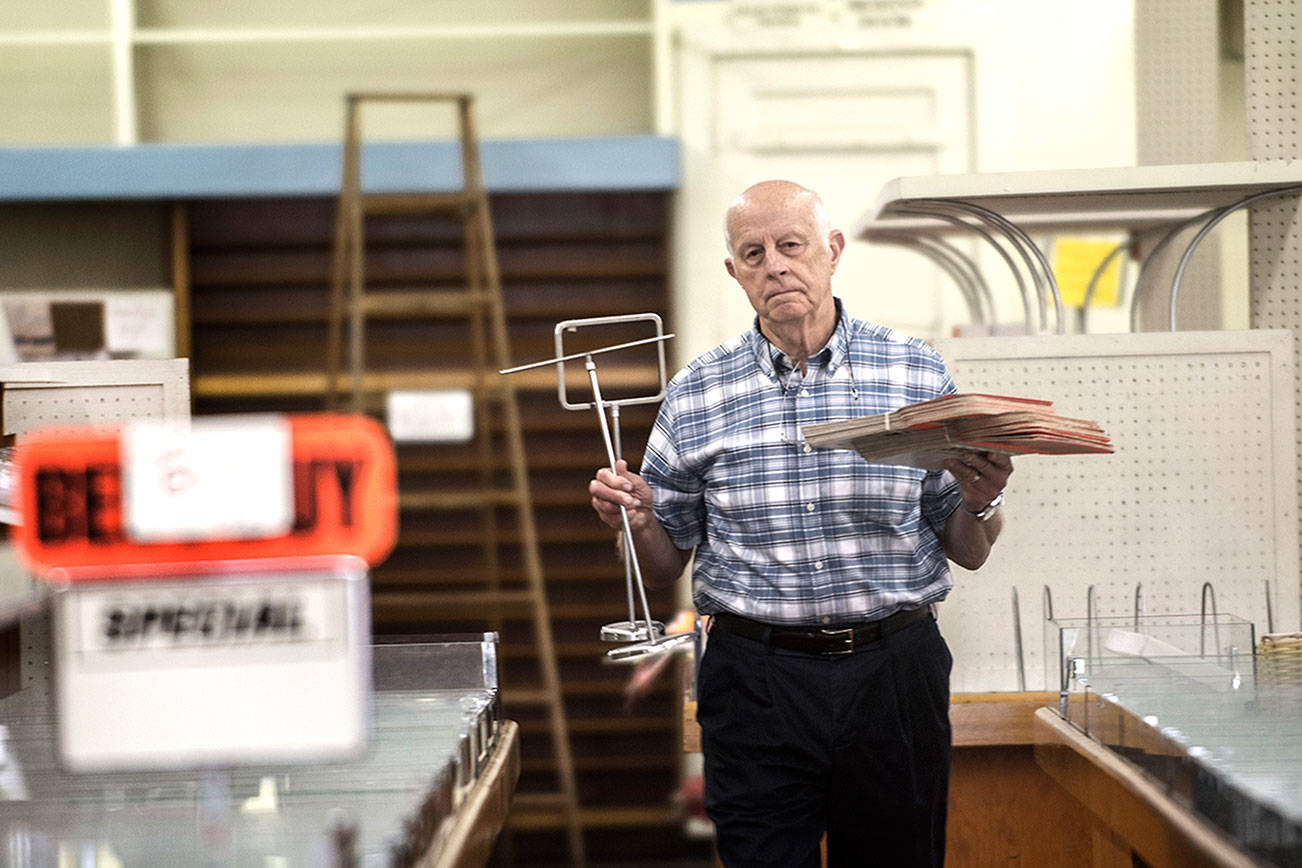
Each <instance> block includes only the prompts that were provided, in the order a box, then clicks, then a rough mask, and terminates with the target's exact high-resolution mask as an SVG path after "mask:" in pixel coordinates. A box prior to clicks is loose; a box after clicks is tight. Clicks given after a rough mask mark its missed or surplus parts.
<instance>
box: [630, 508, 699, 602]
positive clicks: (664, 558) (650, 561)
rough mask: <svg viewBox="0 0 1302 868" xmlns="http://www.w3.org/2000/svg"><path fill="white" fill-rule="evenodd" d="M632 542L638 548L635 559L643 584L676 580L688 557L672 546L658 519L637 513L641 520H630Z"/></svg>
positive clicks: (655, 585)
mask: <svg viewBox="0 0 1302 868" xmlns="http://www.w3.org/2000/svg"><path fill="white" fill-rule="evenodd" d="M634 518H635V516H633V515H630V516H629V519H630V522H632V527H633V545H634V546H635V547H636V548H637V562H638V566H639V568H640V569H641V571H642V583H643V584H644V585H646V586H647V587H648V588H665V587H668V586H670V585H672V584H673V583H674V582H675V581H677V579H678V577H679V576H680V575H682V572H683V567H685V566H687V560H688V558H690V557H691V552H690V551H686V552H685V551H683V550H682V549H680V548H678V547H677V546H676V545H674V543H673V540H671V539H670V538H669V534H667V533H665V529H664V528H663V527H662V526H661V525H660V522H659V521H657V520H656V519H655V517H654V516H653V515H652V516H637V518H641V519H643V520H642V521H638V522H633V519H634Z"/></svg>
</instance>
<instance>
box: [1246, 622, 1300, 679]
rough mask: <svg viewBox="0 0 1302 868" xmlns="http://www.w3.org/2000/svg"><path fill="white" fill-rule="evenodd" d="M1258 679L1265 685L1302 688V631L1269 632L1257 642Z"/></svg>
mask: <svg viewBox="0 0 1302 868" xmlns="http://www.w3.org/2000/svg"><path fill="white" fill-rule="evenodd" d="M1257 681H1258V683H1259V684H1261V686H1263V687H1287V688H1293V689H1295V690H1296V689H1297V688H1302V633H1267V634H1266V635H1264V636H1262V637H1261V641H1260V642H1258V643H1257Z"/></svg>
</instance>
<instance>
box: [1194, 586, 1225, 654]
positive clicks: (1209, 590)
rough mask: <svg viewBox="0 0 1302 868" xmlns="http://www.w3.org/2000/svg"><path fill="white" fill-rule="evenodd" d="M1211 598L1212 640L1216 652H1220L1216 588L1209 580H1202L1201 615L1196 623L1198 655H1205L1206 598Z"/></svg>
mask: <svg viewBox="0 0 1302 868" xmlns="http://www.w3.org/2000/svg"><path fill="white" fill-rule="evenodd" d="M1208 596H1210V597H1211V598H1212V641H1214V642H1215V643H1216V653H1217V654H1220V647H1221V622H1220V618H1219V617H1218V615H1217V612H1216V589H1215V588H1213V587H1212V583H1211V582H1203V600H1202V617H1201V619H1200V621H1199V625H1198V656H1199V657H1206V656H1207V598H1208Z"/></svg>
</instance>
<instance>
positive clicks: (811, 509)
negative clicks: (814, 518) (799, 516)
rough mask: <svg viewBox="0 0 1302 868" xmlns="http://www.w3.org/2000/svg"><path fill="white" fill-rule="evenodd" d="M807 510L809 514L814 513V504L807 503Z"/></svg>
mask: <svg viewBox="0 0 1302 868" xmlns="http://www.w3.org/2000/svg"><path fill="white" fill-rule="evenodd" d="M805 509H806V510H808V511H809V512H813V511H814V505H813V504H812V503H806V504H805Z"/></svg>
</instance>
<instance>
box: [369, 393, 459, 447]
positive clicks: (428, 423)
mask: <svg viewBox="0 0 1302 868" xmlns="http://www.w3.org/2000/svg"><path fill="white" fill-rule="evenodd" d="M388 421H389V436H390V437H392V438H393V439H394V442H398V443H401V442H416V443H421V442H423V443H465V442H466V441H468V440H469V439H470V438H471V437H473V436H475V408H474V401H473V399H472V397H471V394H470V392H468V391H466V390H465V389H424V390H405V391H401V390H400V391H394V392H390V393H389V396H388Z"/></svg>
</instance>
